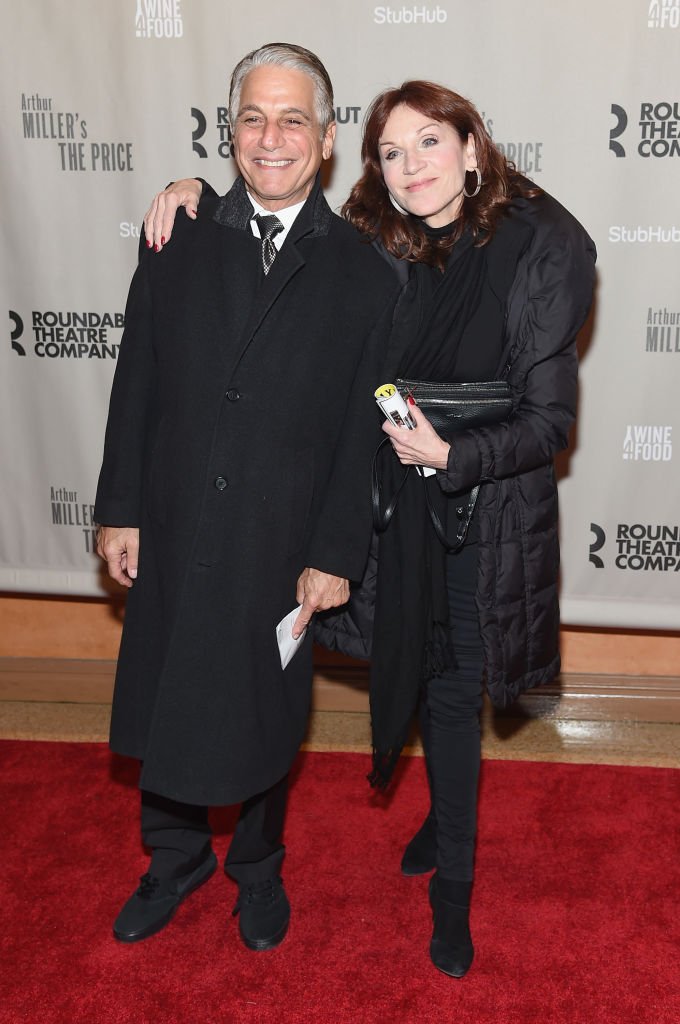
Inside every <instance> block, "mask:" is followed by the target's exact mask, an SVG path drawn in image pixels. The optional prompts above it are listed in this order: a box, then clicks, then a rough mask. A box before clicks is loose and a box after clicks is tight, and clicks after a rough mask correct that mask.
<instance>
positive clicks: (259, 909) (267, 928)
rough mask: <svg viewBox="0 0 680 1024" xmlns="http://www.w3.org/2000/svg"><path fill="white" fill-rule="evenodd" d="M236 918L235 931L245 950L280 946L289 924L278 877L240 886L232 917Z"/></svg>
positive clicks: (284, 899)
mask: <svg viewBox="0 0 680 1024" xmlns="http://www.w3.org/2000/svg"><path fill="white" fill-rule="evenodd" d="M236 914H238V915H239V921H238V930H239V934H240V936H241V938H242V940H243V943H244V945H246V946H247V947H248V949H254V950H257V951H262V950H265V949H274V948H275V947H276V946H278V945H279V943H281V942H283V940H284V939H285V937H286V932H287V931H288V922H289V921H290V904H289V902H288V897H287V896H286V891H285V889H284V888H283V882H282V881H281V879H280V878H279V877H278V876H277V877H275V878H267V879H266V880H265V881H264V882H251V883H250V884H243V885H239V887H238V899H237V901H236V906H235V907H234V910H233V912H232V916H234V917H235V916H236Z"/></svg>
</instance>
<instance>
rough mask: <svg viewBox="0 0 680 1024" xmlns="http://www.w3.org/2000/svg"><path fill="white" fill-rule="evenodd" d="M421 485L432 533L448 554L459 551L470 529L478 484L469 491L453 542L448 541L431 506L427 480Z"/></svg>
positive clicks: (477, 493)
mask: <svg viewBox="0 0 680 1024" xmlns="http://www.w3.org/2000/svg"><path fill="white" fill-rule="evenodd" d="M423 484H424V485H425V501H426V502H427V511H428V512H429V513H430V519H431V521H432V526H433V527H434V532H435V533H436V535H437V540H438V541H439V542H440V543H441V544H443V545H444V548H445V549H446V551H447V552H448V553H449V554H453V553H454V552H456V551H460V549H461V548H462V546H463V544H464V543H465V540H466V538H467V534H468V530H469V529H470V522H471V521H472V513H473V512H474V510H475V505H476V504H477V498H478V496H479V484H477V486H476V487H473V488H472V490H471V491H470V498H469V500H468V504H467V508H466V509H465V515H464V516H463V518H462V519H461V521H460V523H459V525H458V529H457V531H456V537H455V540H453V541H450V540H449V538H448V537H447V536H446V530H445V529H444V527H443V525H442V521H441V519H440V518H439V515H438V513H437V510H436V509H435V507H434V505H433V504H432V498H431V497H430V488H429V487H428V482H427V480H424V481H423Z"/></svg>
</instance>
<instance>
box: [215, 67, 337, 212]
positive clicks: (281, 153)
mask: <svg viewBox="0 0 680 1024" xmlns="http://www.w3.org/2000/svg"><path fill="white" fill-rule="evenodd" d="M334 139H335V124H331V125H329V127H328V129H327V130H326V132H325V134H324V135H323V137H322V136H321V128H320V125H319V122H318V120H317V116H316V110H315V104H314V82H313V81H312V79H311V78H310V77H309V75H306V74H304V72H302V71H294V70H293V69H291V68H283V67H279V66H277V65H275V64H269V65H263V66H261V67H257V68H254V69H253V70H252V71H250V72H249V73H248V75H247V76H246V78H245V79H244V82H243V87H242V89H241V103H240V107H239V111H238V116H237V119H236V126H235V130H234V151H235V154H236V162H237V164H238V168H239V171H240V172H241V174H242V176H243V178H244V180H245V183H246V185H247V187H248V190H249V192H250V193H251V195H252V196H253V198H255V199H257V200H258V202H259V203H260V204H261V205H262V206H263V207H264V208H265V209H266V210H272V211H273V212H275V211H276V210H283V209H285V208H286V207H287V206H294V205H295V204H296V203H301V202H302V201H303V200H304V199H306V198H307V196H308V195H309V193H310V192H311V190H312V186H313V185H314V179H315V178H316V173H317V171H318V170H319V167H320V166H321V161H322V160H327V159H328V158H329V157H330V155H331V152H332V150H333V141H334Z"/></svg>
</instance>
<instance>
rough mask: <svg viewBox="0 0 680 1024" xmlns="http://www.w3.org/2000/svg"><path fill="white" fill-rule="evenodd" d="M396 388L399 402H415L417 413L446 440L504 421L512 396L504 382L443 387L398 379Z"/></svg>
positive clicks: (494, 381) (508, 413)
mask: <svg viewBox="0 0 680 1024" xmlns="http://www.w3.org/2000/svg"><path fill="white" fill-rule="evenodd" d="M395 385H396V387H397V390H398V391H399V394H400V395H401V396H402V398H406V397H407V395H412V396H413V397H414V398H415V400H416V403H417V405H418V406H419V407H420V411H421V412H423V413H424V414H425V415H426V416H427V418H428V420H429V421H430V423H431V424H432V426H433V427H434V429H435V430H436V431H437V433H438V434H439V435H440V436H441V437H443V438H446V439H447V440H448V436H449V435H450V434H454V433H455V432H456V431H458V430H467V429H468V428H469V427H484V426H486V425H487V424H489V423H496V422H498V420H504V419H506V418H507V417H508V416H509V415H510V413H511V412H512V393H511V391H510V385H509V384H508V382H507V381H506V380H489V381H480V382H479V383H474V384H446V383H437V382H434V381H426V380H406V379H404V378H402V377H399V378H398V379H397V380H396V381H395Z"/></svg>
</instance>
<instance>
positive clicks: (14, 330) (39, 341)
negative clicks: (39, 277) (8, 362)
mask: <svg viewBox="0 0 680 1024" xmlns="http://www.w3.org/2000/svg"><path fill="white" fill-rule="evenodd" d="M9 320H10V344H11V346H12V351H13V352H16V354H17V355H18V356H26V355H28V352H29V351H32V352H33V354H34V355H36V356H38V357H39V358H40V359H117V358H118V349H119V348H120V335H118V334H117V335H116V336H115V338H114V337H111V335H110V333H109V332H110V331H111V330H114V331H116V332H118V331H121V330H122V329H123V327H124V326H125V318H124V316H123V314H122V313H98V312H96V311H92V312H81V311H79V310H73V311H72V310H59V311H55V310H38V309H34V310H33V311H32V312H31V326H30V328H28V329H27V328H25V326H24V319H23V317H22V316H21V315H20V314H19V313H16V312H15V311H14V310H13V309H10V310H9ZM31 334H32V337H31ZM27 350H28V351H27Z"/></svg>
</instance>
